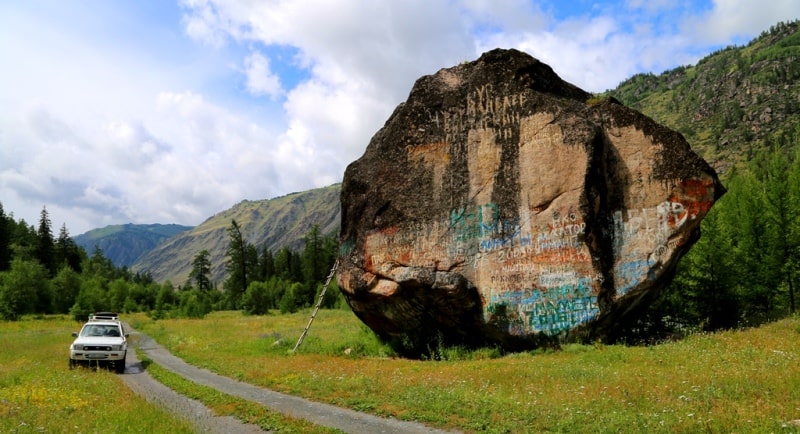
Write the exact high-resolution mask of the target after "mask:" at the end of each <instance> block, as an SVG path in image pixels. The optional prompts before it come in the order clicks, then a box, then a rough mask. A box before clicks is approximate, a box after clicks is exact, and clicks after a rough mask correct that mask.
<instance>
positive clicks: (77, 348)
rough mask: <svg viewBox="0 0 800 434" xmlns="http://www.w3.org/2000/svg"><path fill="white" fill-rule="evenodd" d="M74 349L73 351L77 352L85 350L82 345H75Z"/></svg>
mask: <svg viewBox="0 0 800 434" xmlns="http://www.w3.org/2000/svg"><path fill="white" fill-rule="evenodd" d="M72 349H73V350H76V351H82V350H83V345H81V344H74V345H73V346H72Z"/></svg>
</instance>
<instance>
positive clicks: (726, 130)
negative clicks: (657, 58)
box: [607, 21, 800, 173]
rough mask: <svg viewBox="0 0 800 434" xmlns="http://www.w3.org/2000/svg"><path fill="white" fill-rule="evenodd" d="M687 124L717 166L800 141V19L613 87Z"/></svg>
mask: <svg viewBox="0 0 800 434" xmlns="http://www.w3.org/2000/svg"><path fill="white" fill-rule="evenodd" d="M607 95H608V96H612V97H614V98H616V99H618V100H619V101H621V102H622V103H623V104H625V105H627V106H629V107H632V108H635V109H637V110H639V111H641V112H642V113H644V114H646V115H648V116H650V117H652V118H653V119H655V120H656V121H658V122H660V123H662V124H664V125H666V126H668V127H670V128H672V129H675V130H677V131H680V132H681V133H682V134H683V135H684V136H685V137H686V139H687V140H688V141H689V143H690V144H691V145H692V148H693V149H694V150H695V151H696V152H697V153H698V154H700V155H701V156H702V157H703V158H705V159H706V160H707V161H708V162H709V163H710V164H711V165H712V166H714V168H715V169H717V170H718V171H720V172H721V173H725V171H726V170H727V169H729V168H730V167H731V166H734V165H737V164H740V163H742V162H744V161H747V160H750V159H752V158H753V156H755V155H756V154H758V153H759V152H760V151H761V150H762V149H764V148H765V147H767V146H771V145H778V146H785V147H786V149H787V150H789V149H793V148H794V147H795V146H796V144H797V141H798V140H800V21H794V22H790V23H779V24H776V25H774V26H772V27H771V28H770V29H769V30H767V31H764V32H762V33H761V35H760V36H759V37H758V38H756V39H754V40H753V41H751V42H750V43H748V44H747V45H746V46H742V47H735V46H731V47H727V48H725V49H722V50H719V51H717V52H715V53H712V54H710V55H709V56H706V57H705V58H703V59H701V60H700V61H699V62H697V65H694V66H681V67H678V68H675V69H672V70H670V71H666V72H664V73H662V74H659V75H654V74H637V75H635V76H633V77H631V78H630V79H628V80H625V81H624V82H622V83H620V85H619V86H618V87H617V88H616V89H614V90H611V91H608V92H607Z"/></svg>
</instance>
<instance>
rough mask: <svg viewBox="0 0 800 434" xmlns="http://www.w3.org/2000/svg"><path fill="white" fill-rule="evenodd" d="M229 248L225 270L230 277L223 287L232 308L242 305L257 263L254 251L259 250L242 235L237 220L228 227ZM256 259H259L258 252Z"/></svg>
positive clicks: (232, 221)
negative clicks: (251, 274) (254, 258)
mask: <svg viewBox="0 0 800 434" xmlns="http://www.w3.org/2000/svg"><path fill="white" fill-rule="evenodd" d="M228 238H229V240H230V241H229V242H228V248H227V249H226V250H225V256H226V257H227V260H226V262H225V271H227V272H228V278H227V279H225V282H224V283H223V287H224V288H225V291H226V295H227V298H228V303H229V305H230V307H231V308H233V309H238V308H239V307H240V305H241V300H242V296H243V295H244V293H245V291H247V285H248V284H249V283H250V273H251V271H252V269H253V265H254V264H255V262H254V260H253V256H254V255H253V253H254V252H257V251H256V249H255V247H253V245H251V244H248V243H247V241H246V240H245V239H244V236H243V235H242V230H241V228H240V227H239V224H238V223H236V220H231V225H230V227H229V228H228ZM255 256H256V260H257V256H258V255H257V254H256V255H255Z"/></svg>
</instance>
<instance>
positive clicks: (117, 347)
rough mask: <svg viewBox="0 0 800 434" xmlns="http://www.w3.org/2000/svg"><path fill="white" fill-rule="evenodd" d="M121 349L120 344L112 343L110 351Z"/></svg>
mask: <svg viewBox="0 0 800 434" xmlns="http://www.w3.org/2000/svg"><path fill="white" fill-rule="evenodd" d="M121 349H122V345H112V346H111V351H119V350H121Z"/></svg>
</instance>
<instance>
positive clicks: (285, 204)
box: [131, 184, 341, 285]
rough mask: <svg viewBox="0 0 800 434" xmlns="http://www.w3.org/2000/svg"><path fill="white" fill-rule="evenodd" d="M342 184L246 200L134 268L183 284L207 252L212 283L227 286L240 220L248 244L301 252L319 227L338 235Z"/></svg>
mask: <svg viewBox="0 0 800 434" xmlns="http://www.w3.org/2000/svg"><path fill="white" fill-rule="evenodd" d="M340 191H341V184H334V185H331V186H328V187H323V188H318V189H314V190H308V191H304V192H299V193H292V194H288V195H286V196H282V197H278V198H274V199H269V200H259V201H249V200H245V201H242V202H240V203H238V204H236V205H234V206H233V207H232V208H230V209H228V210H226V211H223V212H220V213H218V214H216V215H214V216H213V217H210V218H208V219H207V220H206V221H204V222H203V223H201V224H200V225H198V226H197V227H195V228H192V229H190V230H188V231H186V232H182V233H180V234H178V235H176V236H175V237H172V238H170V239H169V240H167V241H166V242H164V243H162V244H160V245H159V246H158V247H156V248H155V249H153V250H151V251H149V252H148V253H146V254H145V255H143V256H142V257H141V258H139V260H138V261H137V262H136V263H135V264H134V265H133V266H132V267H131V268H132V270H134V271H147V272H149V273H150V274H151V275H152V276H153V278H154V279H155V280H156V281H159V282H163V281H167V280H169V281H170V282H172V283H173V284H176V285H182V284H184V283H186V281H187V280H188V278H189V273H190V272H191V271H192V261H193V260H194V257H195V256H197V254H198V253H200V252H201V251H202V250H208V252H209V253H210V259H211V264H212V267H211V274H212V280H213V281H214V282H216V283H218V284H219V283H221V282H222V281H223V280H224V277H225V276H224V273H225V249H227V247H228V242H229V237H228V233H227V230H228V228H229V227H230V225H231V220H236V222H237V223H238V224H239V226H240V227H241V230H242V235H243V236H244V238H245V239H246V240H247V242H249V243H251V244H253V245H255V246H256V247H258V248H259V249H261V248H263V247H266V248H267V249H269V250H272V251H273V252H276V251H278V250H280V249H281V248H283V247H288V248H290V249H291V250H293V251H297V252H299V251H301V250H302V249H303V247H304V244H305V242H304V239H303V238H304V237H305V235H306V233H308V231H309V230H310V229H311V228H312V227H313V226H314V225H317V226H319V229H320V233H321V234H323V235H328V234H331V233H337V232H338V230H339V220H340V218H341V207H340V205H339V193H340Z"/></svg>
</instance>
